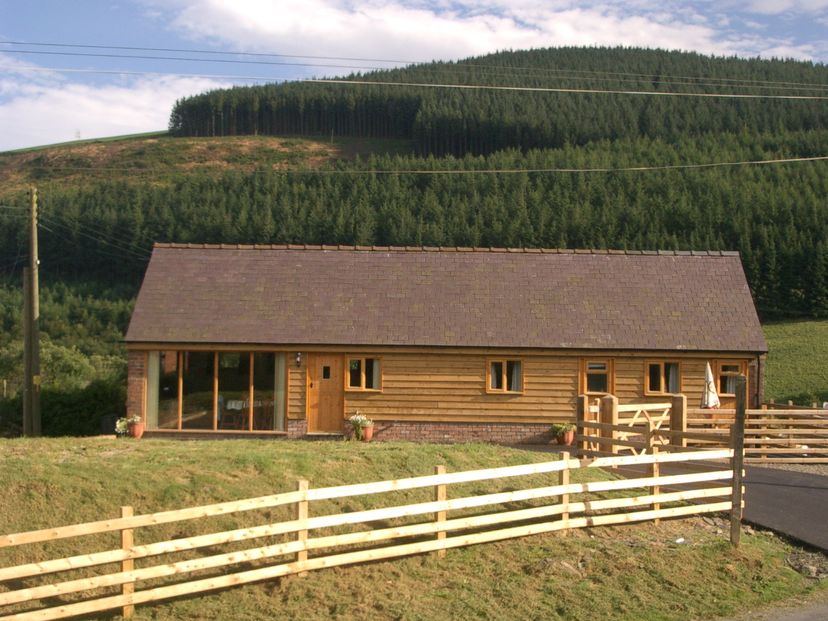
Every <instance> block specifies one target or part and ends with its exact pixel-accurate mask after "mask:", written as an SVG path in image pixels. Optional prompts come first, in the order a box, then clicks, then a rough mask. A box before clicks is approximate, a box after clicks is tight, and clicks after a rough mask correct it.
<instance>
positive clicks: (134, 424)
mask: <svg viewBox="0 0 828 621" xmlns="http://www.w3.org/2000/svg"><path fill="white" fill-rule="evenodd" d="M115 435H117V436H130V437H131V438H140V437H141V436H143V435H144V421H143V420H141V417H140V416H138V415H137V414H133V415H132V416H122V417H121V418H119V419H118V420H117V421H115Z"/></svg>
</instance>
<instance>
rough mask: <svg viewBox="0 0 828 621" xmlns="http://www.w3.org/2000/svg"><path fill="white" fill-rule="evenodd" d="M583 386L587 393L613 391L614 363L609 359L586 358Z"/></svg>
mask: <svg viewBox="0 0 828 621" xmlns="http://www.w3.org/2000/svg"><path fill="white" fill-rule="evenodd" d="M582 368H583V370H584V376H583V379H582V383H581V386H582V387H583V390H584V391H585V392H586V393H597V394H608V393H610V392H612V363H611V361H609V360H586V361H584V363H583V367H582Z"/></svg>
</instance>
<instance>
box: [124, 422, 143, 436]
mask: <svg viewBox="0 0 828 621" xmlns="http://www.w3.org/2000/svg"><path fill="white" fill-rule="evenodd" d="M127 430H128V432H129V436H130V437H131V438H140V437H141V436H143V435H144V423H133V424H131V425H129V426H128V427H127Z"/></svg>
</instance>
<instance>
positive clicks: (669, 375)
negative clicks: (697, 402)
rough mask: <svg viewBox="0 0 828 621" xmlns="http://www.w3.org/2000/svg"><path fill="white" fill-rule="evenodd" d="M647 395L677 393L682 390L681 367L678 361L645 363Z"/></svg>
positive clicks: (645, 389) (645, 390) (645, 391)
mask: <svg viewBox="0 0 828 621" xmlns="http://www.w3.org/2000/svg"><path fill="white" fill-rule="evenodd" d="M645 368H646V375H645V376H644V394H645V395H675V394H678V393H680V392H681V367H680V366H679V363H678V362H660V361H659V362H656V361H651V362H647V363H645Z"/></svg>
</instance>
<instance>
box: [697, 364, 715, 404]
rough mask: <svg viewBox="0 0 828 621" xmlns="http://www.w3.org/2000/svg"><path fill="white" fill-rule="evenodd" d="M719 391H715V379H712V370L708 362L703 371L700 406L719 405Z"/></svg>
mask: <svg viewBox="0 0 828 621" xmlns="http://www.w3.org/2000/svg"><path fill="white" fill-rule="evenodd" d="M719 405H720V403H719V393H717V392H716V380H715V379H713V370H712V369H711V368H710V363H709V362H708V363H707V368H706V369H705V371H704V392H703V393H702V399H701V406H702V407H703V408H711V409H712V408H717V407H719Z"/></svg>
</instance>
